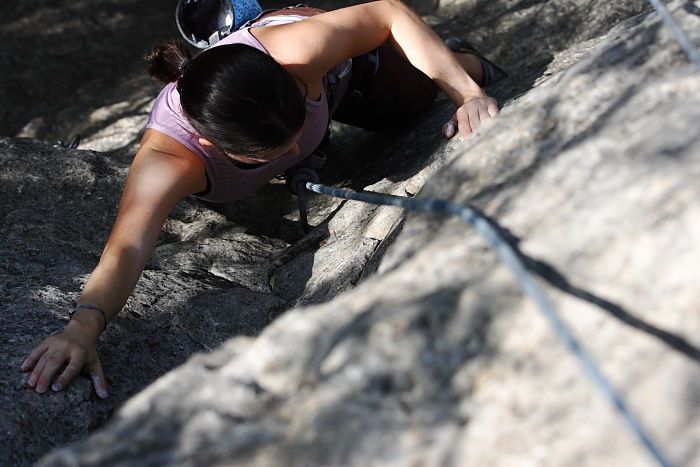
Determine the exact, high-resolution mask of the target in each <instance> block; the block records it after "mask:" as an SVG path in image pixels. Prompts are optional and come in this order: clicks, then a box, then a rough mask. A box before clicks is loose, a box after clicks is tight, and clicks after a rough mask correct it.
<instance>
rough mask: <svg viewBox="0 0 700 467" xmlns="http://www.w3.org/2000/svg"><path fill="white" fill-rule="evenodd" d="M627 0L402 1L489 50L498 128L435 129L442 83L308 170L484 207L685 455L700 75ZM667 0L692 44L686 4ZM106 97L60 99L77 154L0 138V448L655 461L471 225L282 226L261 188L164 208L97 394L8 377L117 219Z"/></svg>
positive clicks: (698, 356) (698, 203)
mask: <svg viewBox="0 0 700 467" xmlns="http://www.w3.org/2000/svg"><path fill="white" fill-rule="evenodd" d="M326 3H329V5H325V4H324V5H321V6H323V7H326V8H328V7H331V6H337V4H333V5H330V2H326ZM338 3H340V2H338ZM346 3H347V2H346ZM428 3H430V2H428ZM644 5H645V3H644V2H643V1H622V2H614V3H610V2H602V1H593V0H591V1H580V2H572V3H562V2H552V1H534V2H518V1H509V0H503V1H500V0H499V1H491V0H489V1H476V0H473V1H472V0H469V1H466V0H465V1H453V2H440V3H439V5H438V3H437V2H435V5H432V4H431V5H430V6H428V5H427V4H426V5H424V11H423V10H422V11H421V12H422V13H423V14H426V15H429V16H428V17H427V19H428V20H429V21H430V22H431V24H433V25H434V27H435V28H436V30H438V32H440V33H441V34H442V35H443V36H447V35H453V34H463V35H465V36H466V37H469V38H470V39H471V38H472V37H474V42H475V43H476V44H477V45H478V46H479V47H480V48H483V49H484V51H485V52H488V53H489V56H493V57H496V58H497V59H498V61H499V63H505V64H508V69H509V71H510V72H511V78H509V79H508V80H507V81H505V82H503V83H502V84H500V85H499V86H498V87H496V88H494V89H493V90H490V91H491V92H492V93H493V95H495V96H496V97H498V98H499V101H500V102H501V103H502V104H504V107H503V110H502V112H501V114H500V116H499V118H498V119H497V120H495V121H494V122H491V123H489V124H487V125H485V126H484V127H482V128H481V129H480V130H479V131H478V132H477V134H476V135H474V136H472V137H471V138H469V139H468V140H466V141H461V140H457V139H454V140H452V141H450V142H447V143H446V142H445V141H444V140H443V139H442V138H441V136H440V135H439V128H440V126H441V124H442V123H443V122H444V121H445V119H446V118H447V117H448V116H449V114H450V112H451V106H450V105H449V103H448V102H447V101H446V99H445V98H444V97H443V98H441V99H440V100H439V102H438V103H437V105H436V106H435V108H434V109H433V110H432V111H431V112H430V113H429V114H428V115H426V116H425V117H424V118H422V119H421V120H420V121H418V122H416V124H415V125H414V126H413V127H412V128H410V129H407V130H405V131H399V132H390V133H382V134H371V133H365V132H361V131H358V130H354V129H351V128H347V127H336V128H335V129H334V134H333V143H332V145H331V146H330V148H329V150H328V152H329V156H330V157H329V163H328V165H327V166H326V167H324V168H323V170H322V171H321V177H322V180H323V181H324V182H326V183H329V184H333V185H336V186H343V187H351V188H355V189H363V188H364V189H367V190H371V191H378V192H383V193H390V194H396V195H402V196H418V197H435V198H442V199H448V200H452V201H456V202H463V203H469V204H471V205H474V206H475V207H477V208H478V209H480V210H481V211H483V212H484V213H485V214H486V215H487V216H489V217H490V218H491V219H492V221H493V222H494V223H495V224H496V225H497V226H498V227H499V228H500V229H501V231H502V233H503V235H505V236H506V238H507V239H508V241H509V242H510V243H511V245H513V246H514V247H516V248H517V249H518V251H519V254H520V256H521V258H522V259H523V260H524V261H525V264H526V265H527V267H528V269H529V270H530V271H531V272H532V274H534V275H535V277H536V278H537V281H538V283H539V284H540V285H541V286H542V287H543V288H544V290H545V291H546V293H547V294H548V296H549V297H550V299H551V300H552V301H553V303H554V304H555V306H556V308H557V309H558V310H559V312H560V314H561V316H562V318H563V319H564V321H565V322H566V323H567V324H568V325H569V326H571V328H572V329H573V332H574V334H575V335H576V336H577V337H578V338H579V339H580V340H581V341H582V342H583V345H584V347H585V349H586V350H588V351H589V352H590V353H591V354H592V355H593V357H594V358H595V359H596V360H597V361H598V362H599V363H600V365H601V367H602V370H603V372H604V373H605V374H606V375H607V376H608V377H609V378H610V380H611V382H612V384H613V385H614V386H615V387H616V388H618V389H619V390H620V391H621V392H622V393H623V394H624V396H625V397H626V399H627V400H628V402H629V404H630V406H631V407H632V409H633V410H634V411H635V412H636V413H637V414H638V415H639V418H640V419H641V421H642V423H643V424H644V425H645V426H646V428H647V429H648V430H649V432H650V433H651V434H652V436H653V437H654V439H655V440H657V441H658V442H659V445H660V446H661V447H662V448H663V450H664V451H665V452H666V453H667V455H668V456H669V458H670V459H671V460H672V461H673V463H674V464H676V465H684V466H695V465H700V452H699V450H698V446H699V445H700V428H699V427H700V396H698V394H700V339H698V336H699V335H700V314H698V309H700V293H699V292H698V288H697V287H696V286H695V283H696V276H697V272H698V264H700V248H698V246H697V241H698V239H700V185H698V183H697V180H698V176H700V141H699V140H700V132H698V130H697V122H699V121H700V74H699V73H698V72H697V71H696V70H695V69H694V68H693V67H692V66H690V65H688V63H687V60H686V58H685V56H684V55H683V54H682V53H681V52H680V50H679V48H678V47H677V45H676V43H675V42H674V41H673V39H672V38H671V36H670V34H669V32H668V31H667V30H666V29H665V28H664V27H663V25H662V24H661V22H660V21H659V19H658V17H656V15H654V14H650V13H648V12H647V13H644V14H641V15H637V16H633V15H636V14H637V13H640V12H642V11H643V9H644ZM438 6H439V7H438ZM671 7H672V11H673V14H674V16H675V17H676V18H678V20H679V21H680V23H681V25H682V27H683V28H684V29H685V30H686V31H687V32H688V33H689V35H690V36H691V39H692V40H693V41H694V42H695V43H700V15H698V14H697V12H698V11H700V5H699V4H698V2H684V3H683V2H676V3H673V4H671ZM630 16H633V17H631V18H629V17H630ZM624 18H629V19H627V20H624V21H622V22H621V23H619V24H617V23H618V22H619V21H620V20H622V19H624ZM615 24H617V25H616V26H614V27H613V25H615ZM611 27H612V29H611ZM137 88H138V89H137ZM124 89H127V88H124ZM120 92H121V90H120ZM124 92H125V94H124V96H123V98H122V101H121V102H120V103H118V105H117V106H116V107H109V108H106V107H100V108H91V107H90V106H89V105H87V106H85V107H82V106H81V107H75V108H72V109H68V110H66V111H65V112H66V113H64V114H63V115H74V116H79V115H85V114H86V113H89V114H90V115H96V117H95V119H94V120H92V121H91V122H92V123H91V125H95V127H94V128H96V129H98V130H99V131H97V132H96V133H95V135H102V136H104V138H102V136H100V137H97V136H95V138H94V139H90V138H88V140H87V142H86V143H85V144H86V146H85V147H86V148H87V149H93V150H66V149H62V148H56V147H53V146H52V145H50V144H45V143H42V142H41V141H38V140H36V139H28V138H0V258H2V260H1V261H0V292H1V293H2V296H3V297H4V298H5V300H4V301H3V303H2V305H0V336H2V339H1V340H0V355H2V358H0V370H1V371H0V433H2V434H3V437H1V438H0V457H1V458H2V459H3V461H0V463H3V464H4V463H6V464H8V465H27V464H29V463H32V462H35V461H36V460H37V459H39V458H40V457H41V456H44V457H43V458H42V459H41V460H40V461H39V465H41V466H77V465H81V466H83V465H86V466H90V465H95V466H98V465H99V466H102V465H182V466H201V465H261V466H268V465H269V466H279V465H290V466H307V465H358V466H367V465H431V466H432V465H435V466H443V465H455V466H462V465H499V466H509V465H518V466H519V465H528V464H533V465H586V466H587V465H590V466H593V465H595V466H598V465H606V466H617V465H619V466H628V465H653V463H652V461H651V460H650V458H649V457H648V455H647V454H646V453H645V452H644V451H643V450H642V449H641V447H640V446H639V445H638V444H637V443H636V441H635V440H634V438H633V437H632V436H631V435H630V434H629V432H627V431H626V430H625V427H624V424H623V422H622V421H621V420H620V418H619V417H618V416H617V415H616V414H615V412H614V411H613V410H612V409H611V407H610V405H609V404H608V402H607V401H606V400H605V399H604V398H603V397H602V396H601V395H600V394H599V393H598V392H596V390H595V388H594V387H593V385H592V384H591V383H590V381H589V380H587V379H586V378H585V376H584V375H583V374H582V372H581V369H580V368H579V366H578V363H577V362H576V360H575V359H574V358H573V357H572V356H571V355H570V354H569V353H568V352H567V351H566V349H565V347H564V346H563V345H562V344H561V342H560V341H559V340H558V339H557V337H556V336H555V334H554V333H553V332H552V331H551V329H550V328H549V327H548V326H547V323H546V321H545V319H544V318H543V317H542V316H541V315H540V314H539V313H538V310H537V308H536V307H535V305H534V304H533V303H532V302H531V301H529V300H528V299H526V298H525V297H524V296H523V294H522V292H521V291H520V290H519V289H518V287H517V284H516V282H515V281H514V279H513V277H512V275H511V274H510V273H509V271H508V270H507V269H506V268H505V267H504V266H503V265H502V264H501V263H500V262H499V261H498V260H497V257H496V255H495V254H494V252H493V251H492V250H491V249H490V248H489V247H488V246H487V243H486V242H485V241H484V240H483V239H482V238H480V237H479V236H478V235H477V234H475V233H474V232H473V231H472V230H471V229H470V228H468V227H467V226H465V225H464V224H462V223H461V222H459V221H458V220H455V219H445V218H439V217H435V216H428V215H419V214H409V215H405V214H404V213H402V212H401V211H399V210H397V209H395V208H390V207H374V206H368V205H363V204H360V203H355V202H349V201H337V200H332V199H328V198H324V197H321V196H313V197H312V198H311V201H310V204H311V217H310V220H311V223H312V225H314V226H315V228H314V229H313V230H312V231H311V232H310V233H309V234H308V235H303V234H302V233H301V231H300V229H299V226H298V223H297V220H298V215H297V212H296V206H295V199H294V198H293V197H292V195H290V194H289V193H288V192H287V191H286V190H285V189H284V188H283V186H282V184H280V183H277V182H274V183H271V184H270V185H268V186H266V187H265V188H263V189H262V190H260V192H258V193H256V196H254V197H252V198H250V199H247V200H244V201H242V202H240V203H232V204H225V205H213V204H209V203H203V202H200V201H196V200H194V199H188V200H185V201H183V202H182V203H180V204H179V205H178V206H177V207H176V209H175V210H174V212H173V213H172V215H171V217H170V219H169V220H168V221H167V223H166V226H165V228H164V230H163V233H162V235H161V237H160V238H159V241H158V245H157V247H156V249H155V251H154V253H153V255H152V257H151V259H150V261H149V263H148V265H147V267H146V270H145V271H144V273H143V275H142V277H141V280H140V282H139V285H138V286H137V288H136V290H135V292H134V294H133V295H132V297H131V298H130V300H129V302H128V303H127V305H126V307H125V309H124V310H123V311H122V312H121V314H120V315H119V316H118V317H117V319H116V320H115V321H114V322H113V323H111V324H110V326H109V328H108V329H107V331H106V333H105V334H104V335H103V337H102V338H101V341H100V344H99V347H98V351H99V352H100V357H101V359H102V363H103V365H104V367H105V371H106V373H107V376H108V381H109V385H110V392H111V397H110V398H109V399H108V400H106V401H101V400H97V399H96V398H95V397H94V395H93V392H94V391H93V389H92V387H91V383H90V381H89V380H88V379H87V378H83V377H80V378H78V379H77V380H76V382H74V383H73V384H72V385H71V386H70V387H69V388H68V389H67V390H66V391H62V392H59V393H50V394H45V395H38V394H36V393H35V392H33V391H31V390H29V389H27V388H25V386H24V380H25V378H26V376H25V375H23V374H22V373H20V372H19V365H20V363H21V361H22V359H23V358H24V357H25V356H26V355H27V353H28V352H29V351H30V350H31V349H32V347H33V346H34V345H36V344H37V343H38V342H39V341H40V340H41V339H42V338H43V337H45V336H46V335H48V334H50V333H51V332H54V331H56V330H58V329H60V328H61V327H62V326H63V324H64V322H65V319H66V316H67V313H68V310H69V309H70V306H71V303H72V302H73V301H74V300H75V299H76V298H77V296H78V294H79V291H80V289H81V287H82V285H83V284H84V282H85V280H86V279H87V275H88V274H89V273H90V271H91V269H92V268H93V267H94V265H95V263H96V261H97V260H98V259H99V255H100V252H101V248H102V246H103V245H104V241H105V239H106V237H107V235H108V233H109V229H110V228H111V224H112V222H113V219H114V216H115V214H116V209H117V205H118V201H119V196H120V193H121V190H122V187H123V183H124V179H125V176H126V172H127V169H128V162H129V161H128V155H127V154H128V152H129V151H131V150H133V145H134V140H135V138H136V136H135V135H138V133H139V131H140V127H141V125H142V124H143V119H144V118H145V117H144V115H145V112H147V107H148V102H147V101H145V100H144V96H143V92H144V91H143V89H142V88H140V87H139V86H135V87H134V89H132V90H131V91H129V92H127V91H124ZM100 109H102V110H100ZM122 116H123V117H124V118H122ZM84 124H85V123H84V122H83V123H75V124H74V125H78V126H79V125H84ZM35 136H37V135H35ZM110 138H113V139H110ZM92 144H95V145H97V146H94V147H93V146H91V145H92ZM99 144H102V146H99ZM127 149H128V150H127ZM97 150H99V151H103V152H97ZM261 213H264V215H262V214H261ZM67 443H72V444H67ZM53 448H57V449H55V450H53V451H51V450H52V449H53ZM49 451H51V452H49Z"/></svg>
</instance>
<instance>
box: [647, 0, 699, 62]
mask: <svg viewBox="0 0 700 467" xmlns="http://www.w3.org/2000/svg"><path fill="white" fill-rule="evenodd" d="M649 3H651V6H653V7H654V8H655V9H656V11H657V13H659V16H661V19H662V20H663V22H664V23H665V24H666V26H668V28H669V29H670V30H671V32H672V33H673V35H674V37H675V38H676V42H678V45H680V46H681V49H683V51H684V52H685V54H686V55H687V56H688V58H689V59H690V61H691V62H693V63H694V64H695V66H696V67H697V68H698V70H700V52H698V50H697V49H696V48H695V46H694V45H693V43H692V42H690V39H688V36H686V35H685V33H684V32H683V29H681V27H680V25H679V24H678V22H676V20H675V19H673V16H671V13H670V12H669V11H668V8H666V5H664V4H663V3H662V2H661V0H649Z"/></svg>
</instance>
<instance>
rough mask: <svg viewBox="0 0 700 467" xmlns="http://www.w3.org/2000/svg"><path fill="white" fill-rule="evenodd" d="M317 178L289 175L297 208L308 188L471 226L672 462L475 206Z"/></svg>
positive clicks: (633, 423)
mask: <svg viewBox="0 0 700 467" xmlns="http://www.w3.org/2000/svg"><path fill="white" fill-rule="evenodd" d="M317 180H318V175H316V173H315V171H314V170H313V169H310V168H304V169H300V170H298V171H297V172H296V173H295V174H293V175H292V176H291V177H290V180H289V181H288V183H289V184H291V185H292V187H293V189H294V191H295V192H296V193H298V196H299V206H300V210H301V209H302V208H303V209H304V211H305V210H306V207H305V206H306V196H305V190H309V191H311V192H314V193H319V194H322V195H327V196H331V197H335V198H340V199H346V200H353V201H361V202H364V203H369V204H375V205H383V206H395V207H398V208H401V209H405V210H407V211H423V212H430V213H435V214H451V215H455V216H457V217H459V218H460V219H461V220H462V221H464V222H465V223H467V224H469V225H471V226H472V227H473V228H474V229H475V230H476V231H477V232H478V233H479V234H480V235H481V236H482V237H483V238H484V239H486V241H487V242H488V243H489V244H490V245H491V247H492V248H493V249H494V250H495V251H496V254H497V255H498V257H499V258H500V259H501V261H502V262H503V263H505V264H506V266H508V268H509V269H510V270H511V272H512V273H513V274H514V275H515V279H516V280H517V282H518V285H519V286H520V288H521V290H522V291H523V292H524V293H525V294H526V295H528V296H529V297H530V298H531V299H532V300H533V301H534V302H535V304H537V307H538V309H539V310H540V311H541V312H542V314H543V315H544V316H545V318H546V319H547V321H548V322H549V324H550V325H551V326H552V328H553V329H554V331H555V333H556V334H557V336H558V337H559V338H560V339H561V340H562V341H563V343H564V345H565V346H566V347H567V348H568V349H569V351H571V352H572V353H573V354H574V355H575V356H576V358H577V359H578V360H579V362H580V363H581V365H582V366H583V369H584V370H585V373H586V374H587V375H588V376H589V378H591V380H592V381H593V383H594V384H595V385H596V386H597V387H598V388H599V389H600V391H601V392H602V393H603V395H604V396H605V397H606V398H607V399H608V400H609V401H610V403H611V404H612V405H613V407H614V408H615V410H616V411H617V412H618V413H619V414H620V415H621V416H622V417H623V419H624V420H625V422H626V424H627V427H628V428H629V429H630V431H631V432H632V433H633V434H634V436H635V437H636V438H637V439H638V440H639V442H640V443H641V444H642V445H643V446H644V448H645V449H646V450H647V452H648V453H649V454H650V455H651V456H652V457H654V459H655V460H656V461H657V462H658V464H659V465H661V466H663V467H668V466H671V463H670V462H668V461H667V459H666V457H665V456H664V455H663V454H662V452H661V451H660V449H659V448H658V447H657V446H656V445H655V444H654V442H653V441H652V439H651V437H650V436H649V434H648V433H647V432H646V430H645V429H644V428H643V427H642V425H641V424H640V422H639V421H638V420H637V419H636V417H635V416H634V414H633V413H632V412H631V410H630V409H629V407H628V406H627V404H626V403H625V401H624V400H623V398H622V396H621V395H620V394H619V393H618V392H617V391H616V390H615V388H613V386H612V385H611V384H610V383H609V382H608V380H607V379H606V378H605V376H604V375H603V373H602V372H601V371H600V369H598V366H597V365H596V363H595V362H594V361H593V359H592V358H591V357H590V356H589V355H588V353H587V352H586V351H585V350H584V349H583V347H582V346H581V344H580V343H579V342H578V340H577V339H576V337H575V336H574V335H573V333H572V332H571V331H570V330H569V329H568V327H567V326H566V324H564V322H563V321H562V320H561V319H560V318H559V316H558V315H557V313H556V311H555V310H554V307H553V306H552V304H551V303H550V301H549V299H548V298H547V296H546V295H545V294H544V292H543V291H542V290H541V289H540V287H539V286H538V285H537V284H536V283H535V281H534V279H533V277H532V275H531V274H530V273H529V272H528V270H527V267H526V266H525V264H524V263H523V261H522V260H521V259H520V257H519V256H518V254H517V253H516V251H515V250H514V249H513V247H512V246H511V245H510V244H509V243H508V242H507V241H506V240H505V239H504V238H503V237H502V235H501V234H500V233H499V232H498V230H497V229H496V228H495V227H494V225H493V224H492V223H491V222H490V221H489V220H488V219H487V218H486V217H485V216H484V215H483V214H481V213H480V212H479V211H478V210H477V209H475V208H473V207H471V206H469V205H466V204H457V203H453V202H450V201H447V200H442V199H427V198H420V199H415V198H407V197H403V196H395V195H387V194H382V193H372V192H355V191H350V190H343V189H340V188H334V187H330V186H326V185H321V184H319V183H318V182H317ZM302 199H303V202H302ZM299 217H300V219H301V220H302V223H303V224H304V228H305V231H307V232H308V225H307V224H306V218H307V216H306V212H304V213H303V214H302V213H301V211H300V216H299Z"/></svg>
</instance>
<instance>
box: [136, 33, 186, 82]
mask: <svg viewBox="0 0 700 467" xmlns="http://www.w3.org/2000/svg"><path fill="white" fill-rule="evenodd" d="M143 59H144V60H145V61H146V64H147V65H146V69H147V70H148V74H149V75H150V76H151V78H153V79H155V80H156V81H158V82H161V83H163V84H167V83H172V82H174V81H177V80H178V79H179V78H180V76H182V73H183V71H184V69H185V68H186V67H187V65H189V63H190V61H191V60H192V57H191V56H190V52H189V50H187V46H186V45H185V43H184V42H182V41H181V40H179V39H177V40H172V41H168V42H160V43H158V44H156V45H155V46H154V47H153V48H152V49H151V50H149V51H148V52H147V53H146V54H145V55H144V57H143Z"/></svg>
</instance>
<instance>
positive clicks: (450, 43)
mask: <svg viewBox="0 0 700 467" xmlns="http://www.w3.org/2000/svg"><path fill="white" fill-rule="evenodd" d="M445 45H446V46H447V48H448V49H450V50H451V51H453V52H457V53H467V54H472V55H476V57H477V58H478V59H479V62H481V68H483V70H484V73H483V75H484V77H483V80H482V82H481V87H482V88H487V87H489V86H493V85H494V84H496V83H498V82H499V81H502V80H504V79H506V78H507V77H508V73H506V72H505V71H503V69H502V68H500V67H499V66H498V65H496V64H495V63H493V62H491V61H490V60H488V59H487V58H486V57H484V56H483V55H481V53H480V52H479V51H478V50H476V48H475V47H474V46H473V45H471V44H470V43H469V42H467V41H466V39H462V38H461V37H450V38H449V39H447V40H446V41H445Z"/></svg>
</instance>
